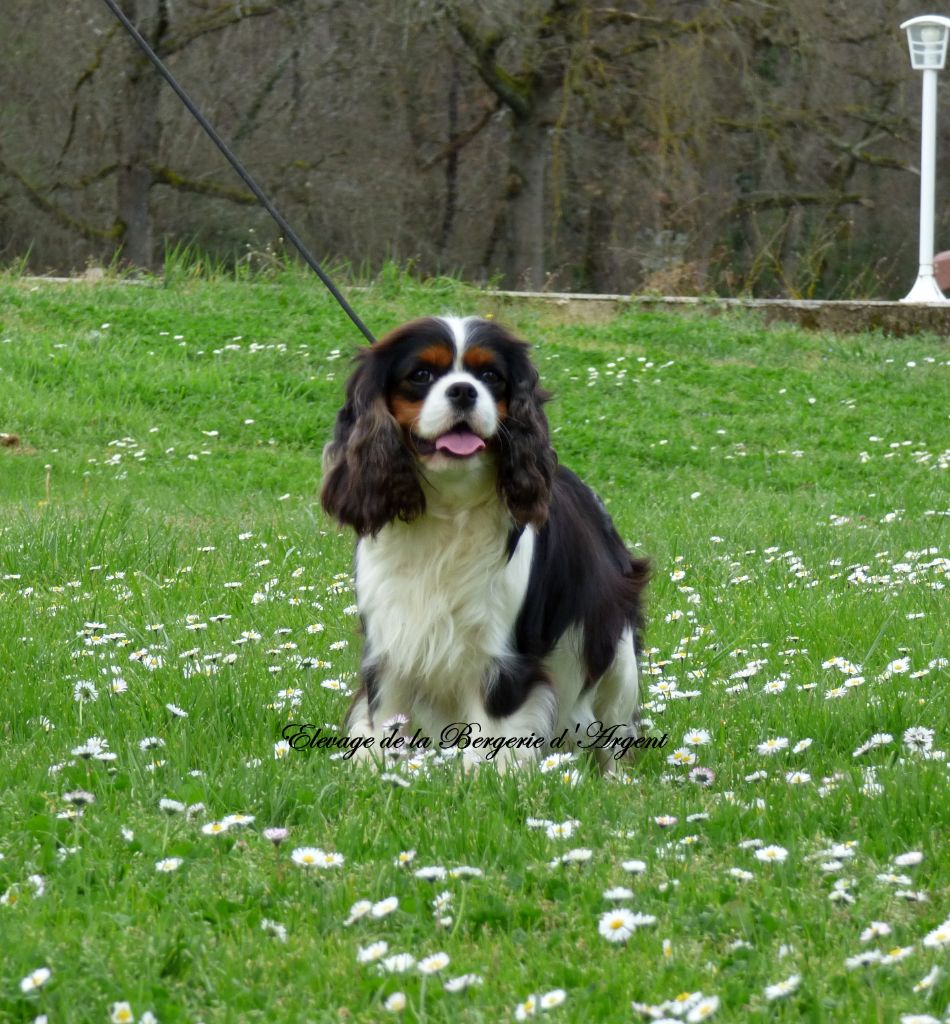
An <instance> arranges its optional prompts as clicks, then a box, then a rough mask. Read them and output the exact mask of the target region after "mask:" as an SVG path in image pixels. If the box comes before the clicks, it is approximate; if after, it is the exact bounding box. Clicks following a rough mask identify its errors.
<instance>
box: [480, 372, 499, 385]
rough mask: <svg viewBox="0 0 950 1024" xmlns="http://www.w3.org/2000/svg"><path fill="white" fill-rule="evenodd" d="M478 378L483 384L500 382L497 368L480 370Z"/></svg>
mask: <svg viewBox="0 0 950 1024" xmlns="http://www.w3.org/2000/svg"><path fill="white" fill-rule="evenodd" d="M478 379H479V380H480V381H481V382H482V383H483V384H499V383H500V382H501V374H500V373H499V372H498V371H497V370H482V372H481V373H480V374H479V375H478Z"/></svg>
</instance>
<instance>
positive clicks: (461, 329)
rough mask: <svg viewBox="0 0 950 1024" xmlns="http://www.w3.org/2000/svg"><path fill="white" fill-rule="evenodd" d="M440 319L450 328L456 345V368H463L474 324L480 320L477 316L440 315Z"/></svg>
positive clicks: (453, 342) (454, 367)
mask: <svg viewBox="0 0 950 1024" xmlns="http://www.w3.org/2000/svg"><path fill="white" fill-rule="evenodd" d="M438 319H439V321H440V322H441V323H443V324H445V326H446V327H447V328H448V331H449V334H450V335H451V337H452V344H453V345H454V346H455V365H454V366H453V369H454V370H461V369H462V356H463V355H464V354H465V346H466V345H467V344H468V338H469V334H470V332H471V328H472V324H473V323H477V322H478V319H479V318H478V317H477V316H466V317H460V316H440V317H439V318H438Z"/></svg>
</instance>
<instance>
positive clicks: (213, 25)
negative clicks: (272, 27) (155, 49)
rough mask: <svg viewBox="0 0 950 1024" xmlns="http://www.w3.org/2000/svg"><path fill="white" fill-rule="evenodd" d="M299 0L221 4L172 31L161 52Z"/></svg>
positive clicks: (168, 52)
mask: <svg viewBox="0 0 950 1024" xmlns="http://www.w3.org/2000/svg"><path fill="white" fill-rule="evenodd" d="M298 2H299V0H266V2H260V3H254V2H251V0H238V2H237V3H233V2H230V3H221V4H219V5H218V6H217V7H216V8H214V9H213V10H211V11H209V12H207V13H206V14H203V15H202V16H200V17H197V18H193V19H192V20H191V21H189V22H188V24H186V25H184V26H183V27H182V28H179V29H177V30H175V29H173V30H172V31H170V32H169V33H168V34H167V35H166V36H165V39H164V40H163V42H162V45H161V50H160V53H161V55H162V56H163V57H169V56H171V55H172V54H175V53H177V52H178V51H179V50H183V49H184V48H185V47H186V46H189V45H190V44H191V43H193V42H194V41H195V40H196V39H200V38H201V37H202V36H206V35H210V34H211V33H212V32H220V31H221V29H223V28H227V27H228V26H229V25H236V24H237V23H238V22H240V21H243V20H244V19H245V18H259V17H262V16H263V15H267V14H273V13H274V11H277V10H279V9H280V8H281V7H289V6H290V5H291V4H295V3H298Z"/></svg>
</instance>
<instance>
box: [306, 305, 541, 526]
mask: <svg viewBox="0 0 950 1024" xmlns="http://www.w3.org/2000/svg"><path fill="white" fill-rule="evenodd" d="M547 398H548V395H547V393H546V392H545V391H544V390H543V389H542V388H541V386H540V383H539V379H538V372H537V370H535V368H534V366H533V365H532V363H531V360H530V358H529V357H528V345H527V344H526V343H525V342H523V341H519V340H518V339H517V338H515V337H514V336H513V335H512V334H510V333H509V332H508V331H506V330H505V329H504V328H502V327H500V326H499V325H498V324H496V323H494V322H492V321H490V320H480V319H477V318H474V317H469V318H467V319H464V320H460V319H456V318H441V317H438V318H436V317H432V318H427V319H423V320H414V321H413V322H412V323H408V324H405V325H404V326H402V327H399V328H397V329H396V330H394V331H392V332H391V333H390V334H387V335H386V337H384V338H382V339H381V340H380V341H378V342H377V343H376V344H375V345H373V346H371V347H367V348H364V349H361V350H360V351H359V352H358V353H357V365H356V369H355V370H354V372H353V374H352V376H351V377H350V379H349V382H348V384H347V390H346V403H345V404H344V406H343V408H342V409H341V410H340V412H339V414H338V415H337V420H336V426H335V428H334V432H333V439H332V440H331V441H330V443H329V444H328V445H327V446H326V448H325V449H324V453H323V465H324V479H323V489H322V493H321V498H322V501H323V507H324V508H325V509H326V511H327V512H328V513H329V514H330V515H332V516H334V517H335V518H336V519H338V520H339V521H340V522H342V523H345V524H347V525H349V526H352V527H353V528H354V529H355V530H356V532H357V533H358V534H359V535H360V536H364V535H366V534H375V533H377V532H378V531H379V530H381V529H382V528H383V527H384V526H385V525H386V524H387V523H389V522H392V521H393V520H395V519H401V520H403V521H405V522H410V521H412V520H413V519H415V518H417V517H418V516H420V515H422V513H423V512H425V509H426V488H427V487H429V486H431V487H434V488H436V489H438V487H439V480H440V478H441V479H444V480H448V479H449V478H458V477H459V476H462V477H463V478H464V476H465V475H466V474H471V475H472V478H473V479H474V478H475V477H476V476H477V477H481V478H484V477H485V475H486V474H489V475H493V477H494V482H495V487H496V489H497V493H498V495H499V497H500V499H501V500H502V501H503V502H504V504H505V506H506V507H507V509H508V511H509V512H510V514H511V518H512V520H513V522H514V523H515V524H516V525H518V526H524V525H527V524H529V523H530V524H533V525H535V526H539V525H541V524H542V523H543V522H544V520H545V519H546V518H547V513H548V504H549V501H550V496H551V484H552V480H553V477H554V469H555V465H556V457H555V454H554V451H553V449H552V448H551V444H550V440H549V437H548V425H547V419H546V418H545V415H544V411H543V408H542V407H543V404H544V402H545V401H546V400H547Z"/></svg>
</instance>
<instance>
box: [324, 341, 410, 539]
mask: <svg viewBox="0 0 950 1024" xmlns="http://www.w3.org/2000/svg"><path fill="white" fill-rule="evenodd" d="M357 358H358V360H359V365H358V366H357V368H356V370H355V371H354V372H353V374H352V376H351V377H350V379H349V382H348V383H347V387H346V402H345V404H344V405H343V408H342V409H341V410H340V411H339V413H338V414H337V418H336V425H335V427H334V429H333V440H332V441H330V442H329V444H327V446H326V447H325V448H324V449H323V486H322V488H321V490H320V500H321V502H322V504H323V508H324V510H325V511H326V512H327V513H328V515H331V516H333V517H334V518H335V519H337V520H338V521H339V522H341V523H344V524H346V525H347V526H352V527H353V529H354V530H356V532H357V534H359V536H361V537H364V536H366V535H367V534H371V535H375V534H377V533H379V531H380V530H381V529H382V528H383V527H384V526H385V525H386V524H387V523H391V522H392V521H393V520H394V519H402V520H404V521H405V522H409V521H410V520H412V519H415V518H416V517H417V516H419V515H421V514H422V513H423V512H424V511H425V495H424V494H423V492H422V486H421V485H420V483H419V478H418V476H417V474H416V466H415V460H414V459H413V456H412V454H411V453H410V451H409V449H408V448H407V447H406V445H405V443H404V441H403V437H402V431H401V430H400V428H399V424H398V423H396V420H395V419H394V418H393V415H392V413H390V411H389V409H388V408H387V406H386V399H385V388H386V360H387V353H386V352H385V350H382V349H381V350H379V351H377V350H376V349H375V348H364V349H361V350H360V352H359V353H358V355H357Z"/></svg>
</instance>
